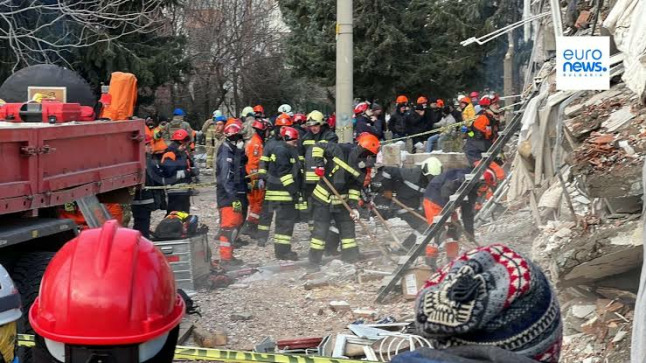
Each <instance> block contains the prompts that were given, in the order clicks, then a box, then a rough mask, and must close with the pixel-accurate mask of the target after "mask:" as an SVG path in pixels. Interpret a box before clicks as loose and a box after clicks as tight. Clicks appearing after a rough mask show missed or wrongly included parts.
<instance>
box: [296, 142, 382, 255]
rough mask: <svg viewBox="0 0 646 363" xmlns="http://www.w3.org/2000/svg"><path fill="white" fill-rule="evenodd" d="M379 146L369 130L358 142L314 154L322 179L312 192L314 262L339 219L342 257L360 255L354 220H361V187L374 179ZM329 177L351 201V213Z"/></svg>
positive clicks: (329, 146)
mask: <svg viewBox="0 0 646 363" xmlns="http://www.w3.org/2000/svg"><path fill="white" fill-rule="evenodd" d="M379 147H380V145H379V140H378V139H377V137H376V136H374V135H372V134H369V133H364V134H361V135H359V136H358V137H357V145H354V144H332V143H328V144H326V145H317V146H315V147H314V149H313V151H312V154H313V156H314V158H315V160H316V162H317V168H316V171H315V172H316V174H317V175H318V176H319V177H321V180H320V181H319V182H318V183H317V185H316V187H315V188H314V192H313V193H312V200H313V202H312V203H313V213H314V230H313V231H312V239H311V243H310V254H309V260H310V263H312V264H314V265H319V264H320V263H321V259H322V257H323V253H324V250H325V240H326V237H327V233H328V229H329V227H330V223H331V221H332V220H334V221H335V222H336V226H337V228H338V229H339V234H340V237H341V259H342V260H344V261H346V262H354V261H356V260H357V259H358V258H359V246H358V245H357V241H356V239H355V230H354V223H355V221H357V220H358V219H359V211H358V210H357V207H358V204H359V200H360V199H361V189H362V188H364V187H365V186H367V183H369V181H370V178H369V175H370V172H371V168H372V167H373V166H374V163H375V156H376V155H377V153H378V152H379ZM323 178H325V180H323ZM326 180H327V181H328V182H329V183H331V184H332V186H333V187H334V189H335V190H336V191H337V192H338V193H339V194H340V195H341V198H343V200H345V201H346V202H347V204H348V205H349V206H350V208H351V209H352V212H351V213H350V212H348V211H347V210H346V209H345V207H344V206H343V203H342V201H341V200H339V199H338V198H337V197H336V195H335V193H334V191H333V190H331V188H330V187H329V186H328V185H327V183H326Z"/></svg>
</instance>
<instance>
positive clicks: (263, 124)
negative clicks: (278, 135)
mask: <svg viewBox="0 0 646 363" xmlns="http://www.w3.org/2000/svg"><path fill="white" fill-rule="evenodd" d="M251 127H253V128H254V129H256V130H260V131H265V130H267V129H268V128H269V125H267V121H265V120H261V119H260V120H255V121H254V122H253V123H252V124H251Z"/></svg>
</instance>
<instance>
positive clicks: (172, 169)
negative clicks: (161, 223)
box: [161, 129, 198, 215]
mask: <svg viewBox="0 0 646 363" xmlns="http://www.w3.org/2000/svg"><path fill="white" fill-rule="evenodd" d="M190 142H191V137H190V136H189V134H188V132H186V130H184V129H179V130H177V131H175V132H174V133H173V136H172V137H171V143H170V144H169V145H168V149H166V152H165V153H164V155H163V156H162V159H161V168H162V170H163V172H164V177H165V178H167V179H168V181H167V183H166V185H174V184H183V183H191V182H193V180H194V178H195V177H197V175H198V169H197V168H196V167H195V163H194V162H193V159H192V158H191V156H190V155H189V153H188V150H187V149H188V145H189V144H190ZM167 195H168V205H167V209H166V215H168V214H170V213H171V212H185V213H189V214H190V213H191V190H190V189H172V188H171V189H168V191H167Z"/></svg>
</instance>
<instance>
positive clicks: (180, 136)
mask: <svg viewBox="0 0 646 363" xmlns="http://www.w3.org/2000/svg"><path fill="white" fill-rule="evenodd" d="M188 138H189V136H188V132H187V131H186V130H184V129H179V130H177V131H175V132H173V135H172V136H171V137H170V139H171V140H173V141H179V142H182V141H185V140H186V139H188Z"/></svg>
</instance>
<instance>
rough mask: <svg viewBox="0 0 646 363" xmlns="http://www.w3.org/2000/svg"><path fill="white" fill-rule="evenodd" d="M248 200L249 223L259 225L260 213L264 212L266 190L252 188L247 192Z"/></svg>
mask: <svg viewBox="0 0 646 363" xmlns="http://www.w3.org/2000/svg"><path fill="white" fill-rule="evenodd" d="M247 200H248V201H249V213H248V214H247V223H250V224H255V225H258V223H259V222H260V214H261V213H262V204H263V202H264V201H265V190H264V189H254V190H252V191H251V192H249V193H248V194H247Z"/></svg>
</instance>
